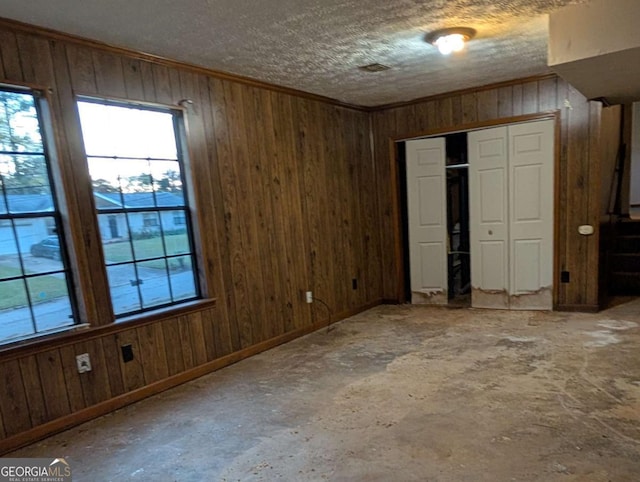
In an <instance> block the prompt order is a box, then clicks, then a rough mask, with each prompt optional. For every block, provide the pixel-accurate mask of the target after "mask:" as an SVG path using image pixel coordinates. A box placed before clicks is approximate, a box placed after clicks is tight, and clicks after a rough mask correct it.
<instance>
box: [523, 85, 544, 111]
mask: <svg viewBox="0 0 640 482" xmlns="http://www.w3.org/2000/svg"><path fill="white" fill-rule="evenodd" d="M536 112H540V109H539V108H538V82H537V81H536V82H527V83H526V84H523V86H522V113H523V114H535V113H536Z"/></svg>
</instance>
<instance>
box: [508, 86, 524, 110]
mask: <svg viewBox="0 0 640 482" xmlns="http://www.w3.org/2000/svg"><path fill="white" fill-rule="evenodd" d="M511 89H512V109H513V115H514V116H518V115H522V114H524V108H523V105H522V96H523V87H522V84H516V85H514V86H512V88H511Z"/></svg>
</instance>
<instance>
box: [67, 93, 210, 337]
mask: <svg viewBox="0 0 640 482" xmlns="http://www.w3.org/2000/svg"><path fill="white" fill-rule="evenodd" d="M80 102H86V103H94V104H99V105H105V106H115V107H124V108H131V109H138V110H145V111H152V112H160V113H163V114H170V115H171V116H172V124H173V133H174V136H175V143H176V159H175V161H177V162H178V163H179V166H180V182H181V190H182V194H183V198H184V204H183V205H181V206H158V205H155V206H152V207H149V206H145V207H139V208H131V207H125V204H124V202H122V208H119V209H111V208H109V209H99V208H97V207H96V206H94V208H93V212H92V215H93V217H94V220H95V221H96V223H95V225H96V229H97V231H98V232H97V234H98V237H99V239H102V232H101V230H100V227H99V224H100V223H99V216H100V215H106V216H117V215H124V216H125V217H126V229H127V232H128V235H129V241H128V242H129V243H131V232H132V231H131V225H130V222H129V218H128V216H129V214H131V213H139V214H144V213H154V214H157V219H158V222H157V223H156V225H155V226H152V228H156V227H157V228H158V230H159V232H160V236H161V238H162V239H163V241H162V245H163V251H164V256H161V257H157V258H156V257H154V258H151V259H154V260H155V259H164V260H165V261H166V263H167V265H166V266H167V268H166V276H167V278H166V279H167V281H168V283H169V285H170V284H171V281H170V275H169V265H168V261H169V260H170V259H172V258H178V257H184V256H187V255H188V256H189V257H190V259H191V266H192V270H191V271H192V276H193V284H194V289H195V294H194V296H193V297H189V298H184V299H179V300H175V301H174V300H172V301H170V302H168V303H162V304H157V305H153V306H150V307H147V308H140V309H138V310H134V311H127V312H125V313H116V312H115V306H114V304H113V296H112V293H111V289H109V290H108V292H107V297H108V302H109V304H110V306H111V310H112V313H113V316H114V319H113V322H112V323H111V324H112V325H118V326H119V325H120V324H121V323H125V322H133V321H134V320H144V319H150V318H157V317H158V316H160V317H163V316H167V315H169V314H172V313H179V312H182V311H184V310H187V311H190V310H191V307H192V306H194V305H199V304H202V303H203V302H204V303H208V302H210V301H211V300H208V299H207V298H206V296H205V289H204V288H203V285H202V279H201V277H202V267H201V266H200V263H199V250H198V245H197V243H196V238H197V233H198V232H199V231H198V227H197V225H196V223H195V216H194V215H193V210H194V204H195V200H194V199H193V198H192V196H191V189H192V186H191V185H190V183H191V182H192V179H188V178H187V177H188V172H190V166H189V164H188V163H189V159H190V156H189V152H188V147H187V139H186V131H187V128H186V127H187V126H186V124H187V119H186V109H185V108H184V107H182V106H175V105H164V104H157V103H150V102H141V101H135V100H129V99H120V98H115V97H107V96H105V97H102V96H96V95H84V94H77V95H76V96H75V97H74V105H75V108H76V109H77V110H78V103H80ZM77 118H78V128H79V132H80V134H81V139H80V140H81V142H80V144H81V149H82V152H83V155H84V162H85V164H86V166H87V169H89V160H90V159H91V158H98V159H105V158H111V159H139V158H137V157H135V156H133V157H121V156H100V155H99V154H92V155H89V154H88V153H87V152H86V146H85V143H84V137H83V136H82V122H81V120H80V116H79V114H78V117H77ZM142 160H147V161H153V160H159V161H164V160H169V159H154V158H143V159H142ZM92 181H93V178H91V177H90V178H89V182H90V183H92ZM152 185H153V184H152ZM90 188H91V193H92V197H93V196H95V191H94V188H93V185H91V186H90ZM152 193H153V197H154V200H155V196H156V191H155V190H153V191H152ZM118 194H119V195H120V199H121V200H122V201H124V199H123V192H122V191H121V190H119V191H118ZM154 203H155V204H157V202H156V201H154ZM171 211H174V212H175V211H180V212H181V213H183V214H184V220H185V223H184V224H183V225H182V226H181V229H184V230H185V232H186V234H187V240H188V247H189V253H187V254H179V255H167V253H166V246H165V241H164V236H165V234H164V233H165V231H166V228H165V227H164V226H163V220H162V213H163V212H171ZM143 227H144V228H145V229H147V228H148V227H149V226H146V225H144V226H143ZM99 249H100V250H101V254H102V262H101V266H102V268H103V272H104V276H105V279H108V275H107V268H108V267H109V266H111V265H115V264H107V262H106V257H105V253H104V244H102V243H101V244H100V248H99ZM131 250H132V260H131V261H130V262H129V264H132V265H135V264H136V263H139V262H144V261H149V259H147V258H144V259H142V260H139V259H137V258H136V256H135V254H134V253H135V251H134V248H133V245H132V244H131ZM116 264H118V263H116ZM136 273H137V270H136ZM138 281H139V278H138ZM136 293H137V296H138V298H139V301H140V306H142V295H141V293H140V290H139V286H138V288H137V291H136ZM170 293H171V288H170ZM171 297H172V298H173V294H171Z"/></svg>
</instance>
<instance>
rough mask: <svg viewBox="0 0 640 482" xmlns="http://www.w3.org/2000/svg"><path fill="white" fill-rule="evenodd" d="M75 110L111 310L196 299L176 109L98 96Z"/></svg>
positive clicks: (137, 309) (132, 311)
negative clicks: (123, 102)
mask: <svg viewBox="0 0 640 482" xmlns="http://www.w3.org/2000/svg"><path fill="white" fill-rule="evenodd" d="M78 110H79V113H80V122H81V125H82V133H83V138H84V145H85V151H86V153H87V161H88V163H89V171H90V173H91V180H92V183H93V193H94V198H95V202H96V209H97V211H98V213H97V215H98V224H99V226H100V235H101V238H102V246H103V251H104V257H105V262H106V268H107V275H108V278H109V287H110V291H111V302H112V304H113V309H114V312H115V314H116V317H123V316H127V315H131V314H135V313H140V312H144V311H148V310H151V309H156V308H159V307H165V306H171V305H174V304H177V303H181V302H184V301H187V300H193V299H196V298H198V297H199V296H200V294H199V287H198V284H197V278H196V270H195V263H194V254H193V253H194V251H193V238H192V234H191V224H190V216H189V206H188V204H187V197H186V195H185V183H184V178H183V161H182V156H181V147H180V136H179V132H180V130H179V127H180V122H181V118H180V114H179V113H178V112H175V111H171V110H168V109H167V110H162V109H152V108H144V107H138V106H133V105H127V104H118V103H113V102H105V101H97V100H95V99H83V100H81V101H79V102H78ZM178 218H180V219H183V220H185V222H184V223H183V224H182V225H179V226H177V223H175V222H174V221H175V219H178Z"/></svg>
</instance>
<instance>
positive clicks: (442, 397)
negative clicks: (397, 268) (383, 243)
mask: <svg viewBox="0 0 640 482" xmlns="http://www.w3.org/2000/svg"><path fill="white" fill-rule="evenodd" d="M639 323H640V300H638V301H633V302H631V303H626V304H623V305H620V306H617V307H615V308H613V309H610V310H608V311H605V312H602V313H599V314H570V313H536V312H506V311H488V310H470V309H458V310H452V309H438V308H426V307H419V306H381V307H378V308H375V309H372V310H370V311H368V312H366V313H362V314H360V315H358V316H355V317H353V318H350V319H349V320H346V321H344V322H341V323H338V324H336V325H334V327H333V328H332V330H331V331H329V332H327V330H322V331H319V332H316V333H314V334H312V335H309V336H307V337H305V338H302V339H299V340H296V341H294V342H292V343H289V344H287V345H284V346H281V347H279V348H276V349H274V350H271V351H269V352H267V353H263V354H261V355H259V356H256V357H253V358H251V359H248V360H245V361H243V362H241V363H238V364H236V365H234V366H232V367H229V368H226V369H224V370H221V371H219V372H216V373H213V374H211V375H208V376H205V377H203V378H200V379H198V380H196V381H194V382H191V383H188V384H186V385H183V386H181V387H178V388H176V389H173V390H170V391H167V392H165V393H163V394H160V395H158V396H155V397H153V398H150V399H147V400H145V401H143V402H140V403H137V404H135V405H132V406H129V407H127V408H125V409H123V410H120V411H118V412H116V413H114V414H111V415H108V416H105V417H102V418H100V419H98V420H95V421H93V422H90V423H87V424H84V425H82V426H80V427H77V428H76V429H73V430H70V431H67V432H65V433H62V434H60V435H57V436H55V437H51V438H49V439H47V440H45V441H43V442H41V443H38V444H35V445H33V446H31V447H27V448H25V449H23V450H20V451H18V452H16V453H14V454H12V456H20V457H33V456H48V457H54V456H56V457H60V456H66V457H67V460H69V461H70V462H71V464H72V467H73V470H74V480H76V481H83V480H86V481H102V480H114V481H123V480H126V481H130V480H131V481H135V480H144V481H147V480H153V481H165V480H166V481H173V480H177V481H236V480H241V481H247V480H267V481H271V480H288V481H306V480H340V481H349V480H353V481H360V480H366V481H389V480H397V481H411V480H419V481H474V482H475V481H492V482H493V481H581V482H582V481H638V480H640V328H639Z"/></svg>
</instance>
